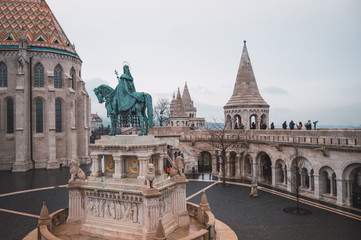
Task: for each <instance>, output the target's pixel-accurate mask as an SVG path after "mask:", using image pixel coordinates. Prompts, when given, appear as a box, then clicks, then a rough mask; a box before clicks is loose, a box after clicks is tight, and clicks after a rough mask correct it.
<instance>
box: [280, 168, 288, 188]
mask: <svg viewBox="0 0 361 240" xmlns="http://www.w3.org/2000/svg"><path fill="white" fill-rule="evenodd" d="M281 171H283V184H285V185H286V184H287V182H288V181H287V167H286V165H285V166H284V167H283V168H282V169H281Z"/></svg>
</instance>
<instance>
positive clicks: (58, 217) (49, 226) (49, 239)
mask: <svg viewBox="0 0 361 240" xmlns="http://www.w3.org/2000/svg"><path fill="white" fill-rule="evenodd" d="M65 221H66V209H60V210H58V211H55V212H53V213H52V214H50V215H48V217H46V218H44V219H42V220H39V226H38V240H60V238H58V237H56V236H54V235H53V234H52V233H51V231H52V230H53V229H54V228H55V227H56V226H58V225H60V224H62V223H64V222H65Z"/></svg>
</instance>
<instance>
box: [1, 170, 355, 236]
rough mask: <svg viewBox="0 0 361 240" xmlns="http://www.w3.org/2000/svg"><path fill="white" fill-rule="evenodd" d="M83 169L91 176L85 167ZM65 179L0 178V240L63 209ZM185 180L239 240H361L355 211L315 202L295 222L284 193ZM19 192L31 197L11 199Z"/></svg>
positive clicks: (32, 174)
mask: <svg viewBox="0 0 361 240" xmlns="http://www.w3.org/2000/svg"><path fill="white" fill-rule="evenodd" d="M83 169H84V170H85V171H86V172H88V173H89V167H88V166H85V167H83ZM69 178H70V176H69V169H68V168H62V169H59V170H51V171H46V170H36V171H29V172H27V173H21V174H19V173H10V172H0V182H1V183H2V184H0V222H1V224H0V239H1V240H2V239H4V240H7V239H11V240H13V239H22V238H23V237H24V236H25V235H26V234H27V233H28V232H30V231H31V230H32V229H34V228H35V227H36V225H37V219H36V216H37V215H39V214H40V209H41V206H42V202H43V201H46V202H47V206H48V209H49V212H54V211H55V210H58V209H61V208H66V207H67V206H68V196H67V190H66V188H65V187H64V186H63V185H64V184H66V183H67V180H68V179H69ZM187 178H188V179H189V183H188V184H187V197H188V198H189V201H190V202H193V203H196V204H199V203H200V199H201V192H202V190H203V189H205V188H207V187H208V189H206V194H207V198H208V201H209V204H210V207H211V209H212V212H213V213H214V215H215V216H216V218H217V219H219V220H221V221H223V222H224V223H226V224H227V225H228V226H230V227H231V228H232V229H233V230H234V231H235V232H236V234H237V236H238V238H239V239H242V240H243V239H295V240H298V239H300V240H301V239H328V240H329V239H350V240H352V239H355V240H356V239H357V240H358V239H360V236H361V217H360V216H361V214H360V213H359V212H357V211H356V212H355V211H349V212H353V213H356V214H357V215H355V216H357V218H359V220H357V219H354V218H351V217H350V216H343V215H340V214H341V213H347V212H343V211H342V212H341V210H345V209H343V208H339V207H335V206H332V205H330V204H323V205H322V206H321V205H319V206H317V207H316V205H317V204H319V203H320V202H319V201H309V202H307V204H301V207H302V208H305V209H307V210H310V211H311V212H312V214H311V215H308V216H295V215H290V214H287V213H285V212H283V209H284V208H285V207H292V206H295V201H293V200H291V199H289V198H288V197H287V196H289V195H287V196H286V194H283V193H282V192H279V191H277V192H276V191H273V190H272V189H268V188H264V190H260V191H259V194H260V196H259V197H258V198H250V197H249V187H248V186H247V185H246V184H247V183H248V182H247V181H244V182H243V183H241V182H240V181H233V182H228V183H227V185H226V186H222V184H221V183H218V184H214V183H215V182H217V180H218V178H214V177H212V176H211V175H209V174H206V175H203V176H202V175H190V176H187ZM192 178H193V179H192ZM227 181H228V180H227ZM242 184H243V185H242ZM52 186H58V187H55V188H54V187H52ZM46 187H48V188H46ZM38 188H46V189H43V190H39V189H38ZM30 189H34V191H31V190H30ZM261 189H262V187H261ZM22 190H30V191H28V192H23V193H17V194H13V192H17V191H22ZM280 195H281V196H280ZM320 206H321V207H322V208H327V210H324V209H321V208H320ZM323 206H324V207H323ZM328 206H332V208H329V207H328ZM339 209H341V210H339ZM12 211H16V212H12ZM335 212H338V213H335ZM350 214H351V213H350ZM345 215H347V214H345Z"/></svg>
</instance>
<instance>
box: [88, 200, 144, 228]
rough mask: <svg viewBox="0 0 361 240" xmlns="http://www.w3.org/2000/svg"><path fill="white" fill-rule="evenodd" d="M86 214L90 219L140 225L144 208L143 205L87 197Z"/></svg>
mask: <svg viewBox="0 0 361 240" xmlns="http://www.w3.org/2000/svg"><path fill="white" fill-rule="evenodd" d="M86 214H87V217H88V218H102V219H105V220H114V221H123V222H128V223H136V224H140V223H141V222H140V221H141V216H142V215H141V214H142V208H141V203H134V202H126V201H118V200H109V199H100V198H93V197H87V204H86Z"/></svg>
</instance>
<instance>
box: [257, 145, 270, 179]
mask: <svg viewBox="0 0 361 240" xmlns="http://www.w3.org/2000/svg"><path fill="white" fill-rule="evenodd" d="M256 159H257V163H258V166H259V173H258V177H259V181H260V182H268V183H271V182H272V161H271V158H270V156H269V155H268V154H267V153H266V152H260V153H258V154H257V158H256Z"/></svg>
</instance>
